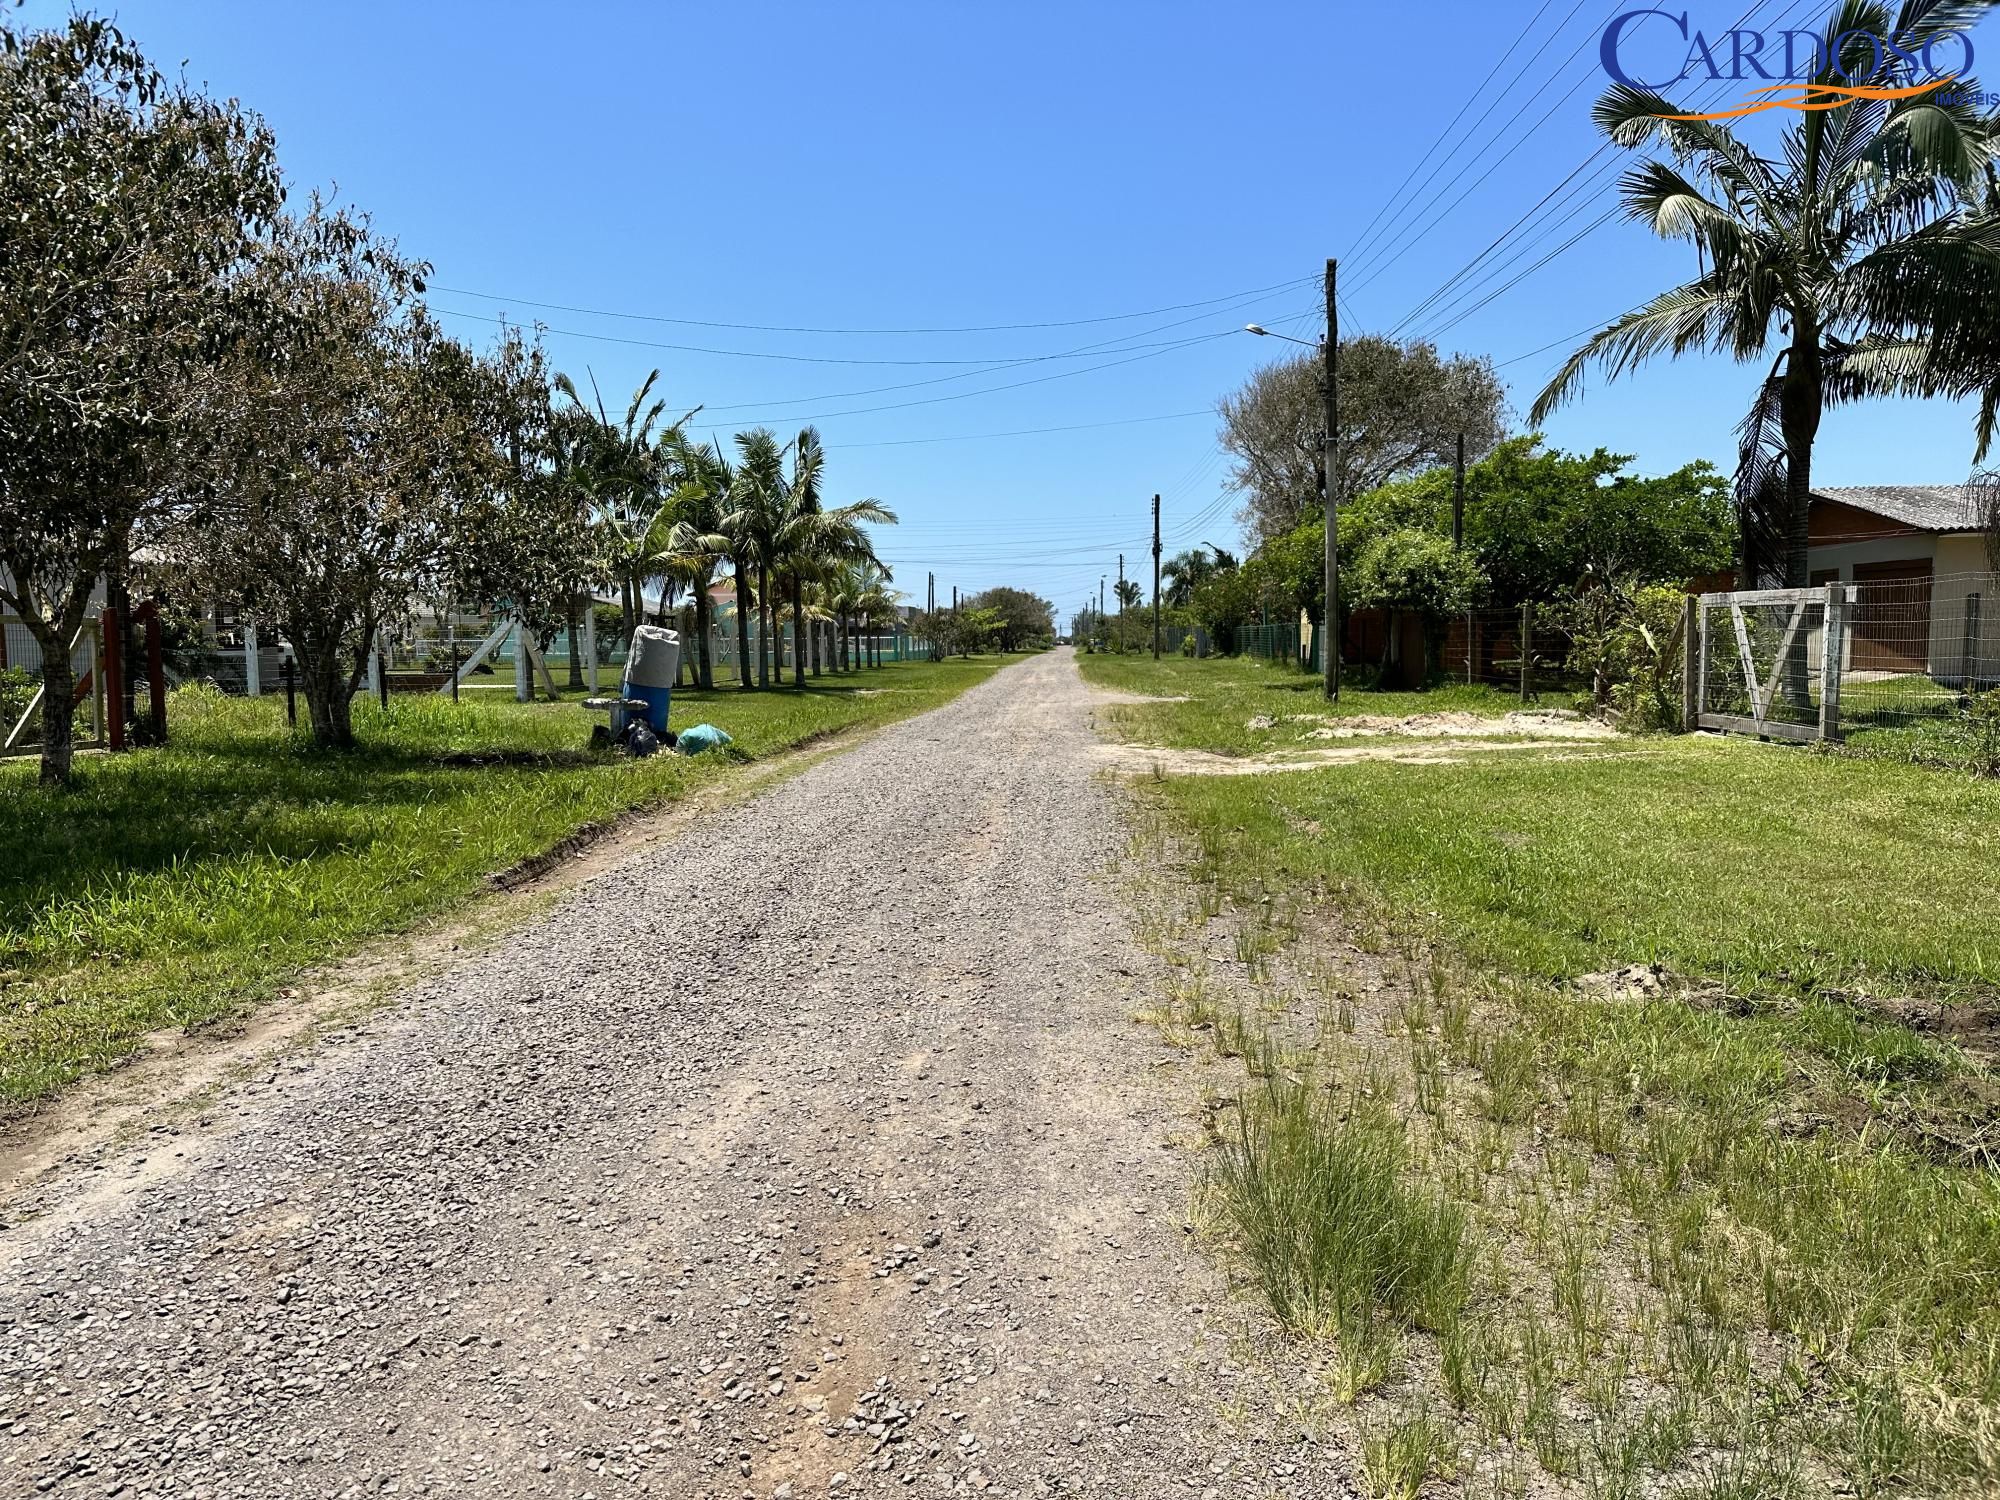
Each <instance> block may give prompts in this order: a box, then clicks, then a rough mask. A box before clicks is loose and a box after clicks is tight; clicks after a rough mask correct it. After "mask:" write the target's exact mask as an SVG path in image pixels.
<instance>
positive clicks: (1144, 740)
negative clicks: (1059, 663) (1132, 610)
mask: <svg viewBox="0 0 2000 1500" xmlns="http://www.w3.org/2000/svg"><path fill="white" fill-rule="evenodd" d="M1077 664H1078V665H1079V666H1080V667H1081V668H1082V671H1083V675H1084V677H1085V679H1086V680H1088V681H1090V682H1092V683H1094V684H1096V685H1097V686H1098V687H1102V688H1108V689H1110V690H1112V691H1114V692H1120V693H1138V694H1143V695H1144V696H1146V697H1149V698H1185V699H1186V700H1187V701H1186V702H1184V703H1118V704H1110V705H1107V706H1106V707H1105V708H1104V709H1102V710H1100V712H1101V713H1102V715H1103V717H1104V722H1105V724H1106V725H1107V727H1109V728H1110V729H1112V730H1113V731H1115V732H1116V733H1117V734H1118V735H1119V736H1120V737H1122V738H1124V739H1127V740H1132V741H1135V742H1137V743H1140V744H1146V745H1165V746H1168V747H1171V748H1174V749H1188V750H1210V751H1214V752H1216V753H1217V754H1221V755H1257V754H1260V753H1262V752H1263V751H1267V750H1275V749H1279V748H1281V747H1284V746H1287V745H1293V744H1297V743H1298V742H1300V741H1301V740H1303V739H1305V738H1306V737H1307V736H1308V735H1309V734H1310V732H1311V731H1312V730H1313V729H1315V728H1317V727H1318V726H1319V724H1320V723H1321V721H1322V719H1323V718H1325V717H1328V716H1333V717H1351V716H1353V715H1357V714H1383V715H1393V716H1395V717H1397V718H1404V717H1408V716H1409V715H1411V714H1429V713H1448V712H1457V713H1476V714H1483V715H1494V716H1498V715H1500V714H1504V713H1507V712H1508V711H1509V710H1511V709H1516V708H1519V707H1520V706H1521V703H1520V699H1519V698H1518V697H1516V696H1514V695H1512V694H1508V693H1503V692H1500V691H1498V690H1496V689H1494V688H1490V687H1484V686H1477V685H1475V686H1467V685H1466V684H1464V683H1446V684H1440V685H1439V686H1437V687H1434V688H1432V689H1430V690H1428V691H1426V692H1396V693H1377V692H1368V691H1362V690H1358V689H1352V690H1343V691H1342V693H1341V699H1340V702H1339V704H1338V705H1330V704H1328V703H1327V702H1326V701H1325V700H1324V698H1322V697H1321V694H1320V680H1319V678H1318V677H1315V676H1308V675H1307V674H1305V673H1302V672H1298V671H1295V670H1294V669H1293V668H1291V667H1290V666H1288V665H1285V664H1276V665H1274V664H1272V663H1269V662H1264V661H1259V660H1257V659H1255V658H1252V657H1209V658H1206V659H1203V660H1196V659H1194V658H1192V657H1184V656H1169V657H1162V658H1161V659H1160V660H1159V661H1157V662H1156V661H1154V660H1153V659H1152V658H1151V657H1150V656H1103V655H1093V656H1079V657H1078V658H1077ZM1253 719H1271V720H1274V721H1276V722H1274V723H1273V724H1271V725H1269V726H1266V727H1261V728H1252V727H1251V721H1252V720H1253Z"/></svg>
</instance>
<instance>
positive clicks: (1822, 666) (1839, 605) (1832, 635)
mask: <svg viewBox="0 0 2000 1500" xmlns="http://www.w3.org/2000/svg"><path fill="white" fill-rule="evenodd" d="M1845 606H1846V590H1844V589H1843V588H1842V587H1841V586H1840V585H1839V584H1837V583H1829V584H1828V585H1827V586H1826V606H1825V608H1824V610H1823V611H1822V619H1821V625H1820V647H1819V737H1820V739H1822V740H1837V739H1839V738H1840V674H1841V671H1842V669H1843V668H1844V667H1845V665H1846V661H1845V658H1846V656H1847V610H1846V607H1845Z"/></svg>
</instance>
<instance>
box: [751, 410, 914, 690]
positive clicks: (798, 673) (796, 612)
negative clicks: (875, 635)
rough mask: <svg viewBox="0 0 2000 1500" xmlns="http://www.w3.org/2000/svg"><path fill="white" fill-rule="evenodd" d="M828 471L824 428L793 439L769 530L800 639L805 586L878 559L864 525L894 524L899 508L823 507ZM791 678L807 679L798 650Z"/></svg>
mask: <svg viewBox="0 0 2000 1500" xmlns="http://www.w3.org/2000/svg"><path fill="white" fill-rule="evenodd" d="M825 474H826V450H825V448H824V446H823V445H822V444H821V442H820V437H819V433H818V431H817V430H815V429H814V428H811V427H808V428H805V429H804V430H803V431H801V432H800V433H799V435H798V437H797V438H796V439H795V440H794V441H793V443H792V472H791V476H790V479H789V480H788V482H787V483H786V485H785V487H784V494H783V499H782V504H781V508H780V510H779V512H778V514H777V516H776V518H775V524H774V525H773V526H772V528H771V531H770V533H769V551H768V554H767V556H768V557H769V559H770V562H771V565H772V570H773V571H774V572H777V573H778V574H779V575H780V576H781V579H782V581H783V583H784V584H785V585H786V587H787V590H788V592H789V595H790V600H791V614H792V622H793V630H794V632H795V633H796V638H797V640H798V642H799V643H800V644H803V642H804V640H805V634H806V610H805V585H806V583H807V581H808V580H809V579H812V578H815V577H820V576H823V575H824V574H825V573H827V572H829V571H830V570H832V569H834V568H837V567H839V566H840V565H841V564H843V563H858V562H874V561H876V560H877V559H876V557H875V548H874V544H873V543H871V542H870V541H869V540H868V534H867V532H865V531H863V530H862V526H863V525H864V524H868V523H873V524H876V525H893V524H895V520H896V516H895V512H893V511H891V510H890V509H889V508H888V507H887V506H885V505H883V504H882V503H881V502H880V501H879V500H856V501H854V502H852V503H851V504H848V505H842V506H837V507H835V508H834V509H832V510H827V509H825V508H824V506H823V503H822V501H821V496H820V488H821V484H822V481H823V480H824V478H825ZM792 673H793V675H792V680H793V682H794V683H795V684H797V685H799V686H804V684H805V657H804V654H803V652H801V651H799V650H797V649H794V651H793V654H792Z"/></svg>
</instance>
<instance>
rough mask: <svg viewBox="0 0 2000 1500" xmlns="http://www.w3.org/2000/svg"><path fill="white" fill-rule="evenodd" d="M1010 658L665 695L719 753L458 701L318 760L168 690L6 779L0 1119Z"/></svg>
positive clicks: (423, 705)
mask: <svg viewBox="0 0 2000 1500" xmlns="http://www.w3.org/2000/svg"><path fill="white" fill-rule="evenodd" d="M1005 660H1006V659H1002V658H996V657H987V658H982V659H976V660H971V661H954V662H947V663H942V664H937V665H933V664H930V663H899V664H896V665H893V666H888V667H884V668H881V669H879V670H876V671H871V672H864V673H861V674H857V675H855V676H852V677H842V678H839V679H821V680H819V681H817V682H811V683H809V685H808V686H807V687H806V688H805V689H804V690H802V691H801V690H797V689H790V688H787V689H784V690H779V691H772V692H767V693H737V692H734V691H732V690H728V689H718V690H716V691H714V692H710V693H702V692H694V691H681V692H677V693H676V694H675V698H674V722H675V724H676V726H683V725H686V724H688V723H693V722H696V721H699V720H702V719H709V720H712V721H713V722H715V723H717V724H719V725H721V726H722V727H723V728H725V729H727V730H728V731H729V733H730V734H731V735H732V736H733V737H734V740H735V743H734V745H732V746H731V747H730V750H729V752H728V753H726V754H722V755H717V754H710V755H706V756H701V757H695V758H682V757H680V756H675V755H659V756H655V757H653V758H651V759H648V760H643V761H633V760H628V759H624V758H622V757H607V756H597V755H592V754H590V753H589V752H587V751H586V750H584V749H582V748H581V747H582V746H583V745H584V743H585V741H586V739H587V737H588V734H589V725H590V722H591V721H590V720H589V719H588V718H587V717H586V715H585V714H583V713H582V712H581V711H580V710H579V709H578V708H576V707H575V706H574V705H571V704H525V705H524V704H515V703H513V702H511V701H505V700H503V699H501V698H500V697H499V696H498V695H489V694H478V695H471V694H468V695H467V697H466V700H465V701H463V702H460V703H457V704H454V703H452V702H451V701H450V700H449V699H446V698H442V697H438V696H435V695H424V696H421V697H414V696H413V697H408V698H395V699H392V700H391V702H390V706H389V708H388V710H387V711H386V712H382V711H380V710H377V709H376V708H375V707H374V706H373V705H372V704H369V703H361V704H357V708H356V731H357V734H358V735H359V737H360V739H361V745H360V748H358V749H357V750H355V751H353V752H350V753H348V754H344V755H329V754H325V753H322V752H319V751H317V750H315V749H313V748H312V747H311V746H310V744H309V743H308V742H306V741H305V740H303V739H301V738H299V737H297V736H295V735H294V734H292V733H290V732H289V731H288V730H287V728H286V725H285V719H284V705H283V703H282V701H281V700H279V699H276V698H265V699H261V700H248V699H231V698H224V697H222V696H220V695H218V694H215V693H213V692H209V691H202V690H182V691H180V692H177V693H176V694H175V697H174V702H173V705H172V709H171V712H170V722H171V723H172V725H173V738H172V742H171V743H170V744H169V745H168V746H167V747H165V748H164V749H160V750H153V751H142V752H138V753H135V754H132V755H129V756H122V757H118V758H115V759H112V758H99V757H89V758H85V759H83V760H80V761H79V776H78V785H77V786H76V787H75V788H74V789H73V790H71V791H69V792H65V793H50V792H45V791H43V790H42V789H41V788H40V787H38V786H37V785H36V784H35V771H34V765H33V763H32V761H14V762H0V1106H4V1105H15V1106H18V1105H22V1104H25V1103H29V1102H31V1101H33V1100H35V1099H38V1098H42V1097H44V1096H46V1095H48V1094H50V1093H52V1092H54V1091H55V1090H57V1089H59V1088H61V1087H62V1086H63V1085H64V1084H66V1083H68V1082H70V1081H71V1080H73V1079H75V1078H77V1077H79V1076H80V1075H82V1074H83V1073H86V1072H89V1071H93V1070H96V1069H100V1068H104V1067H107V1066H110V1065H112V1064H114V1063H116V1062H117V1061H119V1060H120V1059H121V1058H123V1057H125V1056H127V1055H128V1054H129V1053H131V1052H132V1051H133V1050H134V1049H135V1048H136V1047H137V1046H138V1045H139V1044H140V1042H141V1040H142V1038H143V1037H144V1036H145V1035H146V1033H148V1032H151V1031H155V1030H158V1029H161V1028H163V1027H194V1026H198V1025H201V1024H203V1023H205V1022H210V1021H213V1020H215V1019H217V1018H218V1017H222V1016H225V1015H228V1014H230V1013H232V1012H235V1011H237V1010H240V1009H241V1008H243V1007H245V1006H248V1005H252V1004H255V1003H257V1002H259V1001H262V1000H265V999H268V998H269V997H270V996H272V995H273V994H274V993H276V992H277V991H279V990H280V989H282V988H283V987H284V986H285V985H287V984H288V983H290V982H291V981H292V980H293V979H294V978H296V977H297V976H298V975H299V974H300V972H301V971H302V970H304V969H307V968H309V967H312V966H314V965H317V964H322V963H325V962H327V961H328V960H330V959H333V958H335V957H337V956H339V955H340V954H341V953H343V952H345V951H348V950H350V949H351V948H352V947H353V946H354V945H356V944H357V943H359V942H361V941H363V940H366V939H368V938H371V937H375V936H378V935H381V934H384V933H389V932H394V931H399V930H402V929H405V928H407V927H408V926H410V925H411V924H412V923H414V922H417V921H419V920H421V919H423V918H425V917H428V916H431V915H434V914H436V913H437V912H439V911H442V910H444V909H446V908H447V907H449V906H451V905H453V904H454V903H456V902H459V901H462V900H464V899H466V898H467V897H469V896H470V895H472V894H474V893H475V892H477V891H478V890H479V889H480V888H481V886H482V884H483V882H484V879H485V877H486V876H487V875H488V874H490V873H492V872H494V871H496V870H500V869H503V868H505V867H507V866H510V865H513V864H516V863H518V862H520V861H522V860H525V859H529V858H531V857H533V856H535V855H538V854H542V853H544V852H545V851H547V850H549V849H551V848H553V847H555V846H556V845H557V844H559V843H560V842H562V840H564V839H565V838H567V837H569V836H570V835H572V834H573V833H575V832H576V831H577V830H578V829H579V828H582V827H584V826H585V825H587V824H592V823H598V822H602V821H605V820H607V819H610V818H614V817H617V816H618V815H620V814H621V813H625V812H628V811H631V810H633V809H637V808H645V807H651V806H656V805H661V804H665V803H669V802H672V801H675V800H677V799H678V798H680V797H683V796H685V795H686V794H688V793H689V792H691V791H693V790H694V789H696V788H697V787H700V786H703V785H706V784H708V783H710V782H712V781H714V780H716V779H717V778H719V777H724V776H727V775H728V774H729V773H730V771H731V769H732V767H734V766H736V765H738V764H740V763H741V762H742V761H743V760H745V759H755V758H757V757H760V756H766V755H770V754H772V753H775V752H778V751H781V750H785V749H788V748H791V747H794V746H799V745H803V744H806V743H809V742H810V741H812V740H814V739H818V738H821V737H824V736H826V735H829V734H832V733H836V732H839V731H842V730H849V729H866V728H871V727H875V726H878V725H881V724H885V723H889V722H891V721H893V720H896V719H902V718H907V717H909V716H911V715H913V714H917V713H921V712H923V711H925V710H926V709H930V708H935V707H937V706H939V705H941V704H943V703H945V702H948V701H949V700H951V699H952V698H954V697H956V696H957V695H958V694H959V693H961V692H963V691H964V690H965V689H966V688H968V687H970V686H972V685H973V684H974V683H976V682H979V681H981V680H983V679H984V678H985V677H987V676H989V675H991V673H992V672H994V671H995V670H997V669H998V668H999V667H1000V666H1002V665H1004V664H1005Z"/></svg>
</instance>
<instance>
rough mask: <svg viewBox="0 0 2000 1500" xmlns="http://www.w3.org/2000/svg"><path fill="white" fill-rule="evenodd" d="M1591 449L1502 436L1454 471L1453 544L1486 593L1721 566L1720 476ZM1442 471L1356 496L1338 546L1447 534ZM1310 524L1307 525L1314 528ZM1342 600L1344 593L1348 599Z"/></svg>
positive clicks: (1725, 492) (1534, 595) (1447, 485)
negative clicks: (1458, 543)
mask: <svg viewBox="0 0 2000 1500" xmlns="http://www.w3.org/2000/svg"><path fill="white" fill-rule="evenodd" d="M1631 462H1632V460H1631V459H1630V458H1629V457H1627V456H1625V455H1622V454H1615V453H1610V452H1607V451H1605V450H1604V449H1601V448H1600V449H1598V450H1597V451H1595V452H1593V453H1588V454H1570V453H1564V452H1561V451H1560V450H1556V449H1546V448H1544V447H1543V446H1542V443H1541V439H1540V438H1539V437H1538V436H1532V435H1531V436H1527V437H1519V438H1510V439H1508V440H1507V441H1506V442H1504V443H1502V444H1500V446H1499V447H1497V448H1495V449H1494V450H1493V452H1492V454H1491V455H1489V456H1488V457H1487V458H1486V459H1484V460H1483V461H1481V462H1480V463H1477V464H1474V465H1472V466H1470V467H1469V468H1468V469H1467V470H1466V475H1465V495H1466V499H1465V544H1466V548H1467V550H1468V551H1469V552H1471V553H1472V554H1473V556H1474V557H1476V558H1477V559H1478V560H1479V562H1480V565H1481V566H1482V568H1484V570H1485V571H1486V573H1487V575H1488V577H1489V578H1490V580H1491V585H1492V593H1491V602H1493V603H1496V604H1509V605H1511V604H1516V603H1519V602H1521V601H1522V600H1527V599H1535V600H1552V599H1554V598H1556V597H1558V596H1559V595H1562V594H1563V593H1565V592H1566V591H1567V590H1569V589H1570V588H1572V587H1573V586H1575V585H1577V584H1578V583H1580V582H1582V581H1583V580H1585V579H1586V578H1591V577H1598V578H1605V577H1611V576H1613V575H1616V576H1619V577H1632V578H1634V579H1638V580H1641V581H1645V582H1662V583H1674V584H1680V583H1685V582H1686V581H1687V580H1688V579H1690V578H1694V577H1697V576H1699V575H1701V574H1703V573H1708V572H1713V571H1715V570H1716V569H1718V568H1722V567H1726V566H1727V565H1728V560H1729V547H1730V535H1731V526H1732V522H1731V514H1730V502H1729V486H1728V482H1727V481H1726V480H1725V479H1724V478H1723V477H1722V475H1720V474H1719V473H1717V472H1716V470H1715V469H1714V467H1713V466H1712V465H1710V464H1708V463H1706V462H1696V463H1692V464H1689V465H1687V466H1686V467H1684V468H1681V469H1677V470H1675V471H1674V472H1673V473H1671V474H1667V475H1664V476H1662V477H1660V478H1657V479H1642V478H1639V477H1637V476H1634V475H1630V474H1627V473H1626V472H1625V470H1626V468H1627V467H1628V466H1629V465H1630V464H1631ZM1452 487H1453V476H1452V475H1451V473H1450V472H1449V471H1447V470H1434V471H1432V472H1431V473H1428V474H1421V475H1418V476H1417V477H1415V478H1413V479H1404V480H1397V481H1396V482H1394V483H1392V484H1386V485H1383V486H1381V487H1380V488H1378V489H1374V490H1371V491H1369V492H1368V493H1367V494H1365V495H1359V496H1357V497H1356V498H1355V499H1354V501H1353V502H1352V503H1351V504H1349V505H1348V506H1347V507H1346V508H1345V509H1343V510H1342V512H1341V516H1340V544H1341V550H1342V552H1343V554H1344V555H1346V556H1347V557H1349V558H1352V557H1354V556H1357V555H1358V554H1359V553H1360V551H1361V550H1362V549H1363V548H1365V547H1366V546H1367V545H1368V543H1369V542H1370V541H1371V540H1372V539H1373V538H1374V537H1376V536H1378V535H1381V534H1382V533H1384V532H1388V531H1396V530H1403V529H1408V528H1417V529H1421V530H1426V531H1431V532H1435V533H1437V534H1438V535H1440V536H1449V535H1450V532H1451V503H1452ZM1316 535H1317V533H1315V536H1316ZM1350 602H1351V600H1350Z"/></svg>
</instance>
